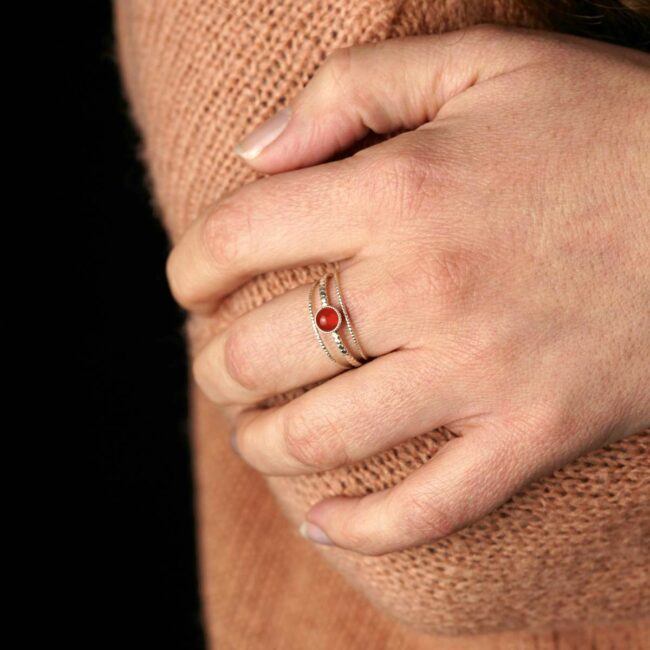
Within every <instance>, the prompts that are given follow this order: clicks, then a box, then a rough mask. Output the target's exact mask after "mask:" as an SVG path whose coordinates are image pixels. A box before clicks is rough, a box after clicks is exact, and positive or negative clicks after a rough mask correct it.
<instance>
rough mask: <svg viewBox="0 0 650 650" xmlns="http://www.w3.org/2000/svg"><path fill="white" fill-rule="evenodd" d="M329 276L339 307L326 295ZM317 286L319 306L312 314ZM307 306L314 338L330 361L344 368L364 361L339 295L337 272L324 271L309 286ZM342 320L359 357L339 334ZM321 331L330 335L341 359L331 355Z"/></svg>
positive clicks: (358, 364) (357, 365)
mask: <svg viewBox="0 0 650 650" xmlns="http://www.w3.org/2000/svg"><path fill="white" fill-rule="evenodd" d="M330 278H333V279H334V284H335V286H336V295H337V298H338V302H339V309H337V308H336V307H334V306H333V305H331V304H330V302H329V299H328V296H327V281H328V280H329V279H330ZM317 288H318V293H319V297H320V308H319V309H318V311H317V312H316V314H314V306H313V295H314V291H315V290H316V289H317ZM308 308H309V317H310V319H311V324H312V327H313V329H314V333H315V334H316V338H317V339H318V343H319V344H320V347H321V349H322V350H323V351H324V352H325V354H327V356H328V358H329V359H330V360H331V361H333V362H334V363H337V364H339V365H341V366H343V367H344V368H358V367H359V366H360V365H361V364H362V363H363V362H364V361H367V360H368V357H367V356H366V354H365V353H364V351H363V349H362V348H361V345H360V344H359V340H358V339H357V336H356V334H355V332H354V329H353V328H352V323H351V321H350V315H349V314H348V311H347V309H346V308H345V304H344V302H343V297H342V295H341V287H340V285H339V281H338V272H334V273H326V274H325V275H323V276H322V277H321V278H320V279H319V280H316V281H315V282H314V283H313V284H312V285H311V286H310V288H309V302H308ZM343 322H345V325H346V328H347V330H348V333H349V334H350V338H351V340H352V342H353V344H354V347H355V349H356V351H357V353H358V355H359V357H360V358H357V356H356V355H355V354H353V353H352V352H351V351H350V350H349V349H348V347H347V346H346V344H345V343H344V341H343V339H342V337H341V335H340V334H339V331H338V330H339V329H340V328H341V325H342V324H343ZM321 333H324V334H330V335H331V337H332V339H333V340H334V343H335V345H336V348H337V350H338V351H339V353H340V355H341V357H342V359H343V361H342V360H341V359H338V358H335V357H334V356H333V355H332V353H331V352H330V351H329V349H328V347H327V345H326V344H325V341H323V337H322V336H321Z"/></svg>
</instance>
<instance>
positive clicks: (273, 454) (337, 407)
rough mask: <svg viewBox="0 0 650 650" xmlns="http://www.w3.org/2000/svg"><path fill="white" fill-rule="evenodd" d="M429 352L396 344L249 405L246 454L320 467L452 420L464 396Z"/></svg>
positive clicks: (242, 443) (241, 434) (244, 425)
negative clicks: (313, 383)
mask: <svg viewBox="0 0 650 650" xmlns="http://www.w3.org/2000/svg"><path fill="white" fill-rule="evenodd" d="M425 359H426V357H425V355H424V354H423V353H422V351H421V350H418V349H404V350H397V351H395V352H392V353H390V354H387V355H384V356H381V357H378V358H376V359H373V360H372V361H370V362H369V363H367V364H364V365H363V366H361V367H359V368H355V369H353V370H348V371H347V372H344V373H343V374H340V375H338V376H336V377H334V378H333V379H330V380H329V381H328V382H326V383H324V384H321V385H320V386H317V387H316V388H314V389H312V390H310V391H309V392H307V393H304V394H303V395H301V396H300V397H298V398H296V399H294V400H293V401H292V402H289V403H288V404H285V405H283V406H279V407H274V408H271V409H254V410H250V411H244V412H243V413H241V414H240V415H239V418H238V420H237V424H236V432H237V433H236V441H237V446H238V448H239V451H240V454H241V455H242V457H243V458H244V459H245V460H246V461H247V462H248V463H249V464H250V465H252V466H253V467H255V468H256V469H258V470H259V471H261V472H263V473H266V474H273V475H293V474H304V473H311V472H318V471H322V470H326V469H333V468H335V467H339V466H341V465H345V464H348V463H352V462H355V461H358V460H362V459H364V458H367V457H369V456H372V455H373V454H375V453H378V452H380V451H383V450H385V449H389V448H391V447H393V446H395V445H396V444H399V443H400V442H403V441H404V440H407V439H408V438H410V437H412V436H414V435H416V434H417V433H421V432H422V431H426V430H428V429H432V428H435V427H436V426H439V425H440V424H441V423H443V422H446V421H449V420H450V418H451V416H452V415H454V416H455V417H456V416H458V414H459V413H462V410H461V409H462V403H463V401H464V398H463V396H462V394H461V391H460V390H457V389H456V388H454V386H455V385H456V384H454V383H452V382H449V381H448V374H447V373H445V372H443V370H442V368H441V369H440V370H439V371H438V370H436V369H435V368H434V369H432V368H431V366H430V363H427V362H426V360H425ZM454 391H456V392H454Z"/></svg>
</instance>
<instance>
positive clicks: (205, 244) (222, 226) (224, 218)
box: [200, 202, 252, 268]
mask: <svg viewBox="0 0 650 650" xmlns="http://www.w3.org/2000/svg"><path fill="white" fill-rule="evenodd" d="M251 219H252V213H251V210H250V208H249V207H248V206H246V205H245V204H244V203H242V202H239V203H235V202H228V203H224V204H221V205H220V206H219V207H217V208H215V209H214V210H212V211H211V212H210V213H209V214H208V215H206V217H205V219H204V220H203V224H202V227H201V234H200V241H201V246H202V248H203V250H204V251H205V252H206V256H207V257H208V259H210V260H211V261H212V263H213V264H214V265H215V266H216V267H217V268H227V267H229V266H230V265H232V264H234V263H236V262H237V260H239V259H240V258H241V257H242V256H243V255H244V254H245V252H246V250H247V249H248V247H249V244H250V239H251V238H250V233H251Z"/></svg>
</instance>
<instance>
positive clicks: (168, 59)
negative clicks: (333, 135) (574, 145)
mask: <svg viewBox="0 0 650 650" xmlns="http://www.w3.org/2000/svg"><path fill="white" fill-rule="evenodd" d="M540 4H541V3H540ZM486 21H489V22H498V23H506V24H516V25H522V26H532V27H544V25H545V23H544V16H543V15H541V14H539V15H534V14H532V13H531V12H530V10H525V9H524V8H523V5H522V4H521V3H518V2H516V1H511V0H496V1H494V0H492V1H490V0H479V1H473V2H470V1H469V0H467V2H462V1H460V0H458V1H455V0H429V1H426V0H373V1H370V0H328V1H323V2H317V1H310V0H246V1H245V2H243V1H242V0H164V1H163V0H159V1H156V0H123V1H118V2H117V3H116V27H117V38H118V54H119V61H120V65H121V69H122V73H123V78H124V83H125V88H126V92H127V95H128V98H129V100H130V106H131V108H132V113H133V117H134V119H135V121H136V123H137V125H138V127H139V129H140V131H141V134H142V141H143V149H142V156H143V158H144V160H145V162H146V164H147V167H148V170H149V174H150V179H151V184H152V194H153V196H154V197H155V201H156V204H157V207H158V209H159V213H160V215H161V218H162V220H163V223H164V225H165V227H166V229H167V231H168V233H169V236H170V240H171V242H175V241H177V240H178V238H179V237H180V236H181V234H182V233H183V231H184V230H185V228H186V227H187V225H188V223H189V222H190V221H191V220H192V219H193V218H195V217H196V215H197V214H198V212H199V209H200V208H201V206H202V205H204V204H205V203H208V202H214V201H215V200H218V199H219V197H220V196H222V195H223V194H224V193H226V192H230V191H232V190H234V189H236V188H237V187H239V186H241V185H242V184H244V183H247V182H250V181H253V180H254V179H255V178H256V173H255V172H253V171H252V170H251V169H250V168H249V167H247V166H246V165H245V164H244V163H243V162H242V161H240V160H239V159H238V158H237V157H236V156H235V155H234V154H233V151H232V148H233V146H234V144H235V143H236V142H238V141H239V140H240V139H241V137H242V136H243V135H244V134H245V133H247V132H248V131H250V130H251V128H252V127H253V126H255V125H256V124H258V123H259V122H261V121H262V120H263V119H265V118H267V117H269V116H270V115H271V114H272V113H273V112H274V111H276V110H277V109H278V108H280V107H282V106H284V105H286V103H287V102H288V101H290V100H291V98H293V97H294V96H295V95H296V94H297V93H298V92H299V91H300V89H301V88H303V87H304V85H305V84H306V83H307V81H308V80H309V78H310V77H311V76H312V75H313V73H314V71H315V70H316V68H317V67H318V65H319V64H320V63H321V62H322V61H323V60H324V58H325V57H326V56H327V54H328V52H330V51H331V50H332V49H334V48H337V47H342V46H347V45H352V44H355V43H361V42H372V41H377V40H382V39H387V38H394V37H399V36H404V35H410V34H418V33H437V32H441V31H447V30H451V29H456V28H459V27H463V26H467V25H470V24H473V23H478V22H486ZM366 144H367V142H366ZM362 146H363V144H362ZM278 209H279V210H281V209H282V206H280V205H279V206H278ZM325 268H327V267H326V265H314V266H311V267H306V268H299V269H288V270H286V271H283V272H277V273H276V272H273V273H266V274H264V275H262V276H260V277H258V278H255V279H254V280H253V281H251V282H250V283H249V284H247V285H246V286H244V287H242V288H241V289H240V290H238V291H236V292H235V293H233V294H232V295H231V296H230V297H229V298H228V299H227V300H226V301H225V303H224V304H223V306H222V307H221V308H220V310H219V311H218V313H217V314H216V315H215V316H214V317H212V318H210V319H199V318H195V317H191V318H190V319H189V320H188V322H187V330H186V333H187V341H188V347H189V351H190V353H191V354H194V353H196V351H197V350H199V349H200V348H201V346H203V345H204V344H205V343H206V342H207V341H208V340H209V338H210V337H211V336H212V335H213V334H214V333H216V332H217V331H219V330H221V329H222V328H224V327H226V326H227V325H228V324H229V323H230V322H231V321H232V320H233V319H235V318H237V317H238V316H239V315H241V314H243V313H245V312H246V311H248V310H250V309H253V308H255V307H256V306H258V305H260V304H262V303H263V302H264V301H267V300H270V299H272V298H273V297H274V296H277V295H279V294H281V293H283V292H285V291H287V290H288V289H291V288H294V287H296V286H299V285H301V284H305V283H307V282H309V281H311V280H313V279H315V278H316V277H318V276H319V275H320V273H321V272H322V271H323V270H324V269H325ZM299 392H300V391H297V392H296V393H294V394H293V395H286V396H282V397H281V398H279V399H280V400H287V399H291V398H292V397H295V395H296V394H298V393H299ZM192 411H193V425H194V430H193V436H194V439H193V444H194V456H195V475H196V492H197V514H198V521H199V541H200V561H201V582H202V591H203V602H204V609H205V619H206V624H207V628H208V631H209V634H210V638H211V639H212V640H213V642H214V647H218V648H258V647H259V648H262V647H264V648H276V647H277V648H289V649H291V648H321V647H322V648H325V647H327V648H345V649H354V648H367V647H370V648H420V647H422V648H424V647H436V648H446V647H449V648H451V647H461V646H454V645H453V642H452V641H442V640H440V641H439V642H437V643H436V644H435V646H431V645H429V641H430V637H427V636H423V635H425V634H428V635H431V634H450V635H469V634H484V633H488V632H504V631H508V630H517V629H525V628H528V629H542V628H550V627H555V628H562V627H566V626H571V625H575V624H577V623H581V622H582V623H587V624H596V623H606V622H615V621H621V620H624V619H637V621H638V620H639V619H642V618H645V617H649V616H650V572H649V568H648V567H650V551H649V549H650V545H649V544H648V538H649V533H650V506H649V503H650V454H649V453H648V452H649V451H650V431H648V430H646V431H643V432H639V433H638V434H636V435H634V436H631V437H629V438H626V439H624V440H623V441H620V442H618V443H616V444H613V445H610V446H609V447H607V448H604V449H601V450H599V451H595V452H593V453H590V454H588V455H585V456H583V457H581V458H579V459H577V460H575V461H574V462H572V463H570V464H568V465H567V466H565V467H563V468H562V469H560V470H558V471H556V472H555V473H554V474H552V475H551V476H548V477H546V478H544V479H542V480H539V481H537V482H535V483H534V484H532V485H530V486H529V487H527V488H526V489H525V490H523V491H522V492H520V493H519V494H517V495H516V496H515V497H513V498H512V499H510V500H509V501H508V502H507V503H505V504H504V505H503V506H501V507H500V508H498V509H497V510H496V511H494V512H493V513H491V514H490V515H489V516H487V517H485V518H484V519H483V520H481V521H480V522H478V523H476V524H475V525H473V526H471V527H470V528H467V529H465V530H463V531H460V532H458V533H456V534H454V535H451V536H450V537H448V538H446V539H442V540H439V541H437V542H435V543H432V544H428V545H426V546H423V547H421V548H417V549H414V550H407V551H402V552H399V553H392V554H389V555H385V556H382V557H364V556H361V555H359V554H355V553H352V552H348V551H344V550H341V549H336V548H321V547H319V548H317V549H316V548H313V547H312V546H311V545H310V544H309V543H308V542H306V541H304V540H302V539H301V538H299V537H298V535H297V533H296V532H295V527H296V526H297V524H298V523H299V521H300V520H301V518H302V515H303V514H304V512H305V511H306V510H307V508H308V507H309V505H311V504H313V503H315V502H317V501H318V500H319V499H320V498H322V497H323V496H326V495H334V494H348V495H360V494H364V493H368V492H371V491H374V490H379V489H383V488H386V487H389V486H392V485H395V484H396V483H397V482H399V481H400V480H402V479H403V478H404V477H405V476H406V475H407V474H408V473H410V472H412V471H414V470H415V469H416V468H417V467H419V466H420V465H422V464H423V463H425V462H426V461H427V460H429V459H430V458H431V457H432V455H433V454H435V453H436V450H438V449H439V448H440V447H441V446H442V445H444V444H445V443H446V441H448V440H449V439H450V438H451V437H453V436H454V434H453V433H452V432H450V431H448V430H446V429H444V428H442V429H438V430H435V431H433V432H431V433H428V434H426V435H421V436H419V437H417V438H415V439H413V440H411V441H409V442H407V443H405V444H402V445H400V446H399V447H397V448H395V449H394V450H391V451H388V452H385V453H382V454H379V455H377V456H375V457H373V458H369V459H367V460H365V461H363V462H360V463H356V464H355V465H353V466H350V467H345V468H341V469H338V470H336V471H330V472H322V473H319V474H315V475H311V476H302V477H292V478H271V479H264V478H263V477H261V476H260V475H258V474H257V473H256V472H254V471H253V470H252V469H250V468H248V467H247V466H246V465H245V464H244V463H243V462H242V461H241V460H240V459H238V458H237V457H235V456H233V455H232V453H231V452H230V450H229V447H228V443H227V437H228V435H227V434H228V430H227V424H226V423H225V422H224V420H223V418H222V417H221V414H220V413H219V412H218V409H217V408H216V407H214V406H213V405H212V404H210V403H208V402H207V400H206V399H205V397H203V396H202V395H201V394H200V392H199V391H198V390H197V388H196V386H195V385H192ZM630 625H631V627H628V628H626V629H627V631H628V632H629V634H631V635H632V636H629V637H628V638H629V639H631V641H632V642H633V643H634V644H636V643H638V644H640V645H639V647H642V644H643V643H644V641H643V638H645V639H646V640H647V637H644V634H645V632H646V631H647V628H646V627H644V625H643V624H642V623H639V622H637V623H634V624H630ZM621 629H622V628H621ZM630 630H631V631H630ZM528 634H529V633H528V632H520V633H519V636H517V633H512V634H511V636H509V637H508V638H509V639H510V641H512V642H513V643H515V642H516V641H517V640H518V641H517V642H518V643H520V644H521V645H519V646H517V647H529V646H527V645H524V643H525V639H529V640H530V639H532V638H533V637H532V636H526V635H528ZM540 634H541V635H542V636H538V637H537V639H543V638H549V639H550V638H551V637H550V636H548V637H544V634H550V633H542V632H540ZM581 634H583V635H586V636H583V637H581V638H584V639H588V638H589V635H590V634H591V632H584V631H583V632H582V633H581ZM642 637H643V638H642ZM501 638H506V637H501ZM495 639H496V637H492V640H491V641H489V642H488V641H487V640H486V641H484V642H483V644H482V645H480V646H478V647H483V648H489V647H513V646H507V645H504V646H498V642H497V641H495ZM586 642H587V641H585V643H586ZM490 643H495V644H497V645H490ZM445 644H449V645H445ZM462 647H469V646H462ZM576 647H578V646H576ZM615 647H618V646H615ZM620 647H627V646H620ZM629 647H633V646H629Z"/></svg>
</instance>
